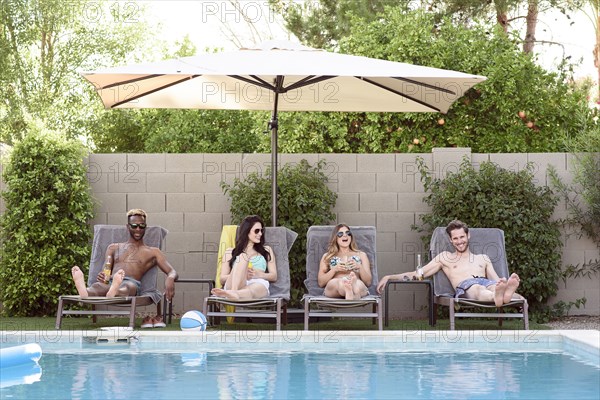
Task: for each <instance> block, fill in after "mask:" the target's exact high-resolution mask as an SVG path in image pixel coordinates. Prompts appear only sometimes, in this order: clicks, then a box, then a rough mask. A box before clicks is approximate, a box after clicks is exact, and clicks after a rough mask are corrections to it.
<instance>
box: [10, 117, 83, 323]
mask: <svg viewBox="0 0 600 400" xmlns="http://www.w3.org/2000/svg"><path fill="white" fill-rule="evenodd" d="M84 156H85V153H84V149H83V146H82V145H81V144H80V143H79V142H76V141H68V140H65V139H63V138H61V137H59V136H58V135H56V134H53V133H48V132H42V131H40V130H37V129H32V130H31V131H30V132H29V133H28V134H26V136H25V137H24V138H23V140H22V141H20V142H19V143H17V144H16V145H15V146H14V148H13V150H12V153H11V154H10V157H9V159H8V161H7V163H6V164H5V170H4V173H3V180H4V182H5V183H6V187H7V189H6V190H5V191H4V192H3V193H2V195H3V197H4V199H5V201H6V211H5V212H4V214H3V215H2V216H1V220H0V221H1V228H2V230H1V231H0V233H1V238H2V239H1V240H2V250H1V254H2V257H1V259H0V281H2V294H1V300H2V304H3V307H4V312H5V313H6V314H8V315H11V316H44V315H51V314H53V313H55V312H56V304H57V300H58V296H59V295H61V294H64V293H68V292H71V291H72V290H73V283H72V278H71V273H70V271H71V267H72V266H73V265H84V263H87V262H88V260H89V255H90V254H89V240H90V238H91V231H90V229H89V227H88V225H87V223H88V221H89V220H90V219H91V218H92V216H93V215H92V213H93V202H92V198H91V195H90V187H89V183H88V180H87V177H86V170H85V167H84V165H83V162H82V160H83V157H84Z"/></svg>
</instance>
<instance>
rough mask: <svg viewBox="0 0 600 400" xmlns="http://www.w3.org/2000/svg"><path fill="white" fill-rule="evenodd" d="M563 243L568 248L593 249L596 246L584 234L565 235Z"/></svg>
mask: <svg viewBox="0 0 600 400" xmlns="http://www.w3.org/2000/svg"><path fill="white" fill-rule="evenodd" d="M565 245H566V248H568V249H569V250H580V251H585V250H595V249H596V248H597V247H596V245H595V243H594V242H593V241H592V240H591V239H588V238H587V237H585V236H583V237H581V238H578V237H577V236H576V235H571V236H569V237H567V238H566V240H565Z"/></svg>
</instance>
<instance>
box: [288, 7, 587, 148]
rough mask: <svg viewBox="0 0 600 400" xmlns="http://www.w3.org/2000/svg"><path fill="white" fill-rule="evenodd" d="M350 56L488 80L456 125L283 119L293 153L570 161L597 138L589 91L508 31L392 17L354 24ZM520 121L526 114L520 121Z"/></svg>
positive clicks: (387, 116) (323, 116) (382, 117)
mask: <svg viewBox="0 0 600 400" xmlns="http://www.w3.org/2000/svg"><path fill="white" fill-rule="evenodd" d="M349 21H350V22H349V25H350V26H351V29H350V31H351V32H352V33H351V34H348V35H347V36H345V37H342V38H341V39H340V40H339V44H338V47H339V51H340V52H342V53H348V54H354V55H360V56H367V57H374V58H380V59H386V60H390V61H397V62H404V63H410V64H417V65H423V66H429V67H435V68H442V69H450V70H458V71H462V72H466V73H471V74H477V75H483V76H486V77H487V80H486V81H485V82H483V83H481V84H478V85H477V86H476V87H475V88H474V89H471V90H469V91H468V92H467V93H466V94H465V96H463V97H462V98H461V99H460V100H458V101H457V102H456V103H454V105H453V106H452V108H451V109H450V110H449V112H448V114H447V115H442V114H436V113H282V115H281V117H280V126H281V132H282V135H281V137H282V140H281V143H280V148H281V150H282V151H283V152H325V153H326V152H340V153H341V152H353V153H354V152H366V153H376V152H384V153H392V152H419V153H421V152H429V151H430V150H431V149H432V148H433V147H453V146H458V147H470V148H472V149H473V151H474V152H479V153H487V152H493V153H497V152H506V153H513V152H554V151H565V149H566V143H567V142H568V141H569V140H571V139H572V138H574V137H577V136H578V135H583V134H585V133H586V132H591V131H593V130H594V129H596V130H597V124H596V123H594V122H593V121H594V120H593V118H594V116H597V115H598V111H597V110H593V109H590V108H589V107H588V105H587V99H586V94H587V90H586V88H582V87H577V86H575V85H571V84H569V83H567V82H569V79H568V77H569V74H570V70H569V68H570V66H569V65H566V64H565V65H563V66H562V67H561V68H559V69H558V70H557V71H556V72H548V71H545V70H544V69H543V68H541V67H539V66H538V65H536V63H535V58H533V57H531V56H529V55H526V54H523V52H522V51H521V50H520V49H519V47H518V42H519V40H518V38H516V37H512V36H507V35H506V34H505V33H503V32H502V31H501V30H500V29H493V28H488V27H485V26H476V25H474V26H470V27H466V26H463V25H455V24H453V23H452V21H451V20H450V19H443V20H438V19H437V18H436V16H435V15H434V14H431V13H425V12H422V11H411V12H407V11H404V10H403V9H402V8H401V7H388V8H386V9H385V12H384V13H382V14H380V15H379V17H378V18H376V19H375V20H374V21H372V22H368V21H369V20H364V19H362V18H359V17H356V18H352V19H350V20H349ZM519 112H522V114H521V115H523V117H520V115H519Z"/></svg>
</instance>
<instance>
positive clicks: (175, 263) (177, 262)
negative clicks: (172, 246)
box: [158, 235, 185, 291]
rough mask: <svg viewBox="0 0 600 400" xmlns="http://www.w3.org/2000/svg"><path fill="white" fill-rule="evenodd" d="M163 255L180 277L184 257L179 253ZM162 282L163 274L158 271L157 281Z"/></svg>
mask: <svg viewBox="0 0 600 400" xmlns="http://www.w3.org/2000/svg"><path fill="white" fill-rule="evenodd" d="M167 236H168V235H167ZM163 254H164V255H165V258H166V259H167V261H168V262H169V264H171V266H172V267H173V268H174V269H175V271H177V273H178V274H179V276H180V277H181V271H183V267H184V265H185V264H184V259H185V257H184V256H185V255H184V254H179V253H166V252H163ZM164 280H165V274H164V273H163V272H162V271H160V272H159V273H158V281H163V282H164ZM175 291H177V285H175Z"/></svg>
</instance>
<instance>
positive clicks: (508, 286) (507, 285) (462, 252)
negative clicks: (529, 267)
mask: <svg viewBox="0 0 600 400" xmlns="http://www.w3.org/2000/svg"><path fill="white" fill-rule="evenodd" d="M446 233H448V236H449V237H450V241H451V242H452V245H453V246H454V249H455V250H456V251H455V252H453V253H452V252H449V251H444V252H442V253H440V254H438V255H437V256H435V257H434V259H433V260H431V261H430V262H429V263H428V264H427V265H425V266H424V267H423V268H421V269H420V270H419V271H415V272H406V273H404V274H396V275H387V276H384V277H383V278H382V279H381V280H380V281H379V284H378V285H377V291H378V292H379V293H381V291H382V290H383V288H384V287H385V284H386V283H387V281H388V280H389V279H394V280H400V279H404V278H410V279H412V278H413V277H415V276H417V274H419V275H422V276H424V277H429V276H432V275H434V274H435V273H436V272H438V271H439V270H440V269H441V270H442V271H444V273H445V274H446V276H447V277H448V279H449V280H450V283H452V286H454V288H455V290H456V297H465V298H467V299H473V300H481V301H493V302H494V303H495V304H496V306H498V307H500V306H502V305H503V304H506V303H509V302H510V301H511V300H512V298H513V295H515V296H520V295H518V294H515V292H516V290H517V288H518V287H519V282H520V280H519V276H518V275H517V274H514V273H513V274H512V275H511V276H510V277H509V278H508V279H505V278H500V277H499V276H498V274H497V273H496V271H495V270H494V267H493V266H492V262H491V261H490V258H489V257H488V256H487V255H485V254H472V253H471V252H470V251H469V227H468V226H467V224H465V223H464V222H461V221H458V220H455V221H452V222H450V223H449V224H448V226H447V227H446Z"/></svg>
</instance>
